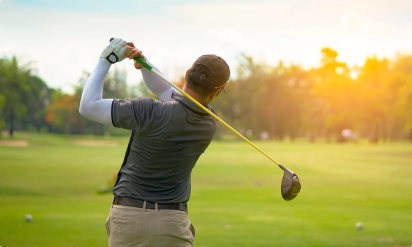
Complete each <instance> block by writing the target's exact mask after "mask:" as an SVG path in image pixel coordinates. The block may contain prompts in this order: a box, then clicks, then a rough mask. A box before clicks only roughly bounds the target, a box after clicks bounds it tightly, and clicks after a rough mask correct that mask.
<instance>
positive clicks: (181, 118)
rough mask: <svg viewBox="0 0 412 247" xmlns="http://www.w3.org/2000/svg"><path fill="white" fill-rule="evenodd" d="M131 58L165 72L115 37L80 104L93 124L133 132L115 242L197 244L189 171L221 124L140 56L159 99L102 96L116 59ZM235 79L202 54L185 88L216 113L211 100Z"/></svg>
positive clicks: (117, 197)
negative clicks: (190, 213) (190, 207)
mask: <svg viewBox="0 0 412 247" xmlns="http://www.w3.org/2000/svg"><path fill="white" fill-rule="evenodd" d="M126 57H127V58H129V59H133V58H135V57H140V58H142V59H143V60H145V61H146V62H147V63H149V64H150V65H151V66H152V67H154V68H155V69H156V70H158V69H157V68H156V67H155V66H154V65H153V64H151V63H150V62H149V61H148V59H147V57H145V56H143V54H142V52H141V51H140V50H139V49H137V48H135V47H134V45H133V43H132V42H126V41H124V40H122V39H114V40H112V41H111V42H110V44H109V45H108V46H107V47H106V49H104V51H103V52H102V54H101V56H100V59H99V61H98V64H97V66H96V67H95V69H94V70H93V72H92V73H91V74H90V77H89V78H88V80H87V81H86V84H85V86H84V90H83V95H82V98H81V101H80V109H79V111H80V114H82V115H83V116H85V117H86V118H89V119H91V120H93V121H96V122H99V123H103V124H106V125H112V126H115V127H117V128H124V129H128V130H131V136H130V140H129V144H128V146H127V149H126V153H125V157H124V159H123V162H122V164H121V168H120V171H119V173H118V176H117V181H116V184H115V186H114V188H113V195H114V199H113V204H112V207H111V209H110V214H109V217H108V218H107V221H106V231H107V236H108V240H109V246H110V247H121V246H135V247H146V246H147V247H149V246H150V247H157V246H159V247H165V246H193V241H194V238H195V230H194V227H193V225H192V224H191V222H190V220H189V218H188V207H187V204H186V203H187V202H188V201H189V198H190V191H191V184H190V175H191V172H192V169H193V167H194V166H195V164H196V162H197V160H198V159H199V157H200V155H201V154H202V153H204V152H205V150H206V148H207V147H208V146H209V144H210V142H211V141H212V138H213V135H214V134H215V132H216V125H217V121H216V120H215V119H214V118H213V117H212V116H210V115H209V114H208V113H207V112H206V111H204V110H203V109H202V108H201V107H199V106H198V105H196V104H195V103H194V102H192V101H190V100H189V99H188V98H186V97H185V96H184V95H182V94H181V93H179V92H177V91H174V89H173V88H172V87H171V86H170V85H169V84H167V83H166V82H164V81H163V80H162V79H160V78H159V77H157V76H156V75H155V74H153V73H152V72H150V71H149V70H147V69H146V68H144V67H142V66H141V65H140V64H139V63H137V62H136V61H135V62H134V66H135V68H136V69H139V70H140V71H141V72H142V75H143V79H144V82H145V84H146V85H147V87H148V88H149V89H150V90H151V91H152V92H153V93H154V94H156V96H157V97H159V99H160V100H155V99H152V98H146V97H139V98H134V99H102V93H103V82H104V79H105V77H106V74H107V72H108V71H109V69H110V66H111V64H113V63H116V62H120V61H122V60H123V59H125V58H126ZM229 77H230V70H229V66H228V65H227V64H226V62H225V61H224V60H223V59H222V58H220V57H218V56H215V55H203V56H201V57H199V58H198V59H197V60H196V61H195V62H194V64H193V65H192V67H191V68H190V69H188V70H187V72H186V76H185V82H186V83H185V85H184V86H183V90H184V91H185V92H186V93H187V94H189V95H190V96H192V97H193V98H194V99H196V100H197V101H198V102H200V103H201V104H203V105H204V106H205V107H207V108H208V109H209V110H210V111H212V112H213V113H215V111H214V110H213V108H212V107H211V106H210V105H209V103H210V102H212V101H213V99H215V98H216V97H217V96H218V95H219V93H220V92H221V91H222V90H224V87H225V85H226V83H227V82H228V80H229Z"/></svg>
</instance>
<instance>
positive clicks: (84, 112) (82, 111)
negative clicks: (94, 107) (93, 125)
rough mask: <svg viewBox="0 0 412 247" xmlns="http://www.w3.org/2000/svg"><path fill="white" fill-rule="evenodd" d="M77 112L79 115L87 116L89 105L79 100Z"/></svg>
mask: <svg viewBox="0 0 412 247" xmlns="http://www.w3.org/2000/svg"><path fill="white" fill-rule="evenodd" d="M79 113H80V115H82V116H84V117H87V116H88V115H89V113H90V107H88V106H87V104H84V103H83V104H82V102H80V107H79Z"/></svg>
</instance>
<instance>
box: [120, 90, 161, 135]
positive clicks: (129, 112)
mask: <svg viewBox="0 0 412 247" xmlns="http://www.w3.org/2000/svg"><path fill="white" fill-rule="evenodd" d="M158 102H159V101H158ZM155 107H156V100H155V99H153V98H147V97H141V98H134V99H122V100H119V99H114V100H113V104H112V121H113V126H115V127H118V128H123V129H129V130H134V131H136V132H138V134H140V135H143V134H145V133H146V132H148V131H149V130H150V128H151V126H152V124H153V123H154V121H155V120H156V117H154V115H155Z"/></svg>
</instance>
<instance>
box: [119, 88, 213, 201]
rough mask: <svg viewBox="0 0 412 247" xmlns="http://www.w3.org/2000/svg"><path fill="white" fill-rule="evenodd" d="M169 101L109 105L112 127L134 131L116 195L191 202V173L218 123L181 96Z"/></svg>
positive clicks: (121, 102) (148, 99) (151, 100)
mask: <svg viewBox="0 0 412 247" xmlns="http://www.w3.org/2000/svg"><path fill="white" fill-rule="evenodd" d="M172 97H173V99H174V100H173V101H169V102H164V101H158V100H155V99H152V98H135V99H125V100H114V101H113V104H112V121H113V125H114V126H116V127H121V128H126V129H131V130H132V135H131V137H130V141H129V145H128V148H127V151H126V154H125V158H124V161H123V164H122V168H121V169H120V171H119V175H118V178H117V182H116V185H115V187H114V189H113V194H114V195H115V196H123V197H130V198H135V199H141V200H146V201H150V202H157V203H179V202H187V201H188V200H189V197H190V190H191V185H190V174H191V171H192V169H193V167H194V165H195V164H196V162H197V160H198V159H199V157H200V155H201V154H202V153H203V152H204V151H205V150H206V148H207V147H208V145H209V144H210V142H211V141H212V138H213V135H214V134H215V131H216V124H217V121H216V120H215V119H214V118H213V117H212V116H210V115H209V114H208V113H206V112H205V111H204V110H202V109H201V108H200V107H199V106H197V105H196V104H194V103H193V102H192V101H190V100H189V99H187V98H186V97H185V96H183V95H182V94H180V93H179V92H176V91H175V92H174V93H173V96H172ZM209 109H211V110H212V111H213V109H212V108H211V107H210V108H209Z"/></svg>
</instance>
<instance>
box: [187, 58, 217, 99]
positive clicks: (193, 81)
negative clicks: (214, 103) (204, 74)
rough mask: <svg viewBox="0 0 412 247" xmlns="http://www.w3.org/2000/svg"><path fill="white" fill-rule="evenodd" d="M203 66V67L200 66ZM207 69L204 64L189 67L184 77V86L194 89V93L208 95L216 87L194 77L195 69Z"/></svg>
mask: <svg viewBox="0 0 412 247" xmlns="http://www.w3.org/2000/svg"><path fill="white" fill-rule="evenodd" d="M201 67H204V68H201ZM199 69H201V70H203V71H204V70H207V68H206V67H205V66H202V65H197V66H195V67H193V68H191V69H189V72H187V77H186V86H187V87H188V88H189V89H190V90H192V91H194V92H195V93H197V94H199V95H200V96H202V97H208V96H209V95H210V94H212V93H213V92H214V91H215V90H216V89H215V86H213V85H211V84H209V83H207V82H206V81H204V80H199V78H197V77H196V73H195V72H196V71H197V70H199Z"/></svg>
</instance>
